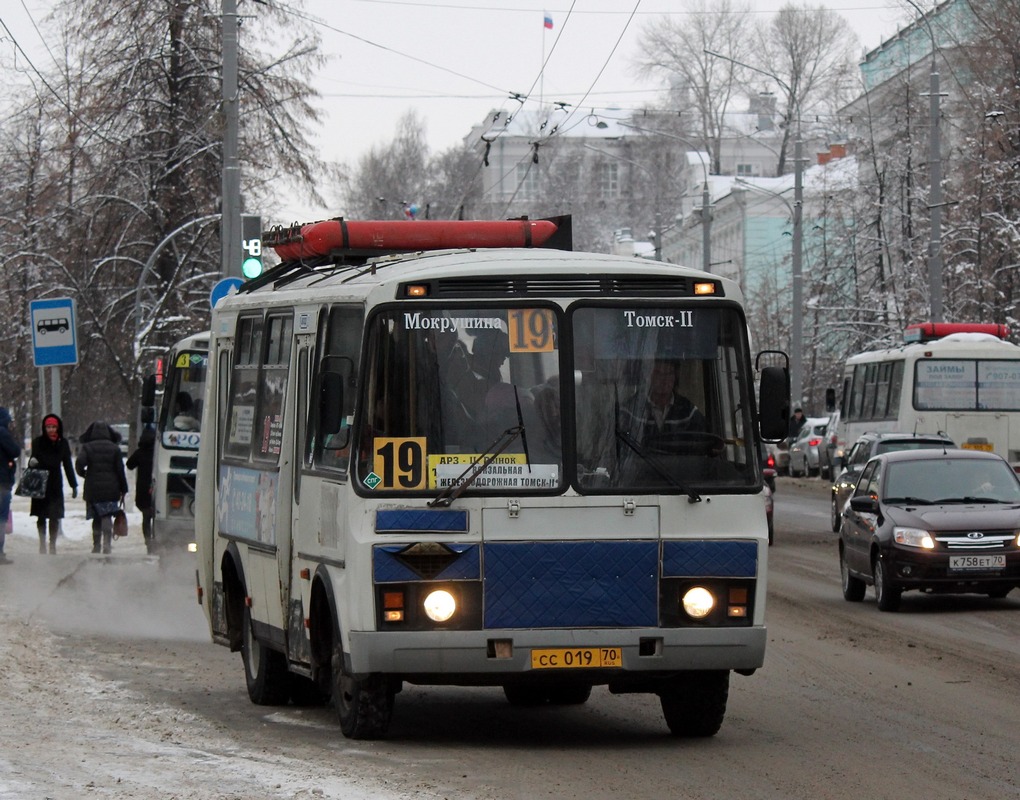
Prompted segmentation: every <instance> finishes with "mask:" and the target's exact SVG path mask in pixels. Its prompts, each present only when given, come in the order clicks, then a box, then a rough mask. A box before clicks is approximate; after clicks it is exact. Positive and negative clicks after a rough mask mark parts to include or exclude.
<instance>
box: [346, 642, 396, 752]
mask: <svg viewBox="0 0 1020 800" xmlns="http://www.w3.org/2000/svg"><path fill="white" fill-rule="evenodd" d="M332 667H333V669H332V672H333V677H332V681H333V707H334V708H335V709H336V715H337V719H338V720H339V721H340V730H341V731H342V732H343V735H344V736H346V737H347V738H348V739H380V738H382V737H383V736H385V735H386V731H387V730H389V727H390V718H391V717H392V716H393V691H392V690H391V688H390V683H389V681H388V680H386V678H384V677H382V676H381V675H370V676H368V677H366V678H355V677H354V676H353V675H351V674H349V673H348V672H347V670H346V668H345V667H344V656H343V653H342V652H341V651H340V649H339V648H337V649H336V650H335V651H334V653H333V662H332Z"/></svg>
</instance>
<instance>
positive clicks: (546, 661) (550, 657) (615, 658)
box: [531, 647, 623, 669]
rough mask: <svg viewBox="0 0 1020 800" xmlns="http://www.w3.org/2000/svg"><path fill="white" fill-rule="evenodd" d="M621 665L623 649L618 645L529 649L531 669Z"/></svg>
mask: <svg viewBox="0 0 1020 800" xmlns="http://www.w3.org/2000/svg"><path fill="white" fill-rule="evenodd" d="M622 666H623V651H622V650H621V649H620V648H619V647H571V648H565V647H563V648H559V647H558V648H550V649H545V650H532V651H531V668H532V669H586V668H590V667H622Z"/></svg>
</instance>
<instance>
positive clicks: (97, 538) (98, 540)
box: [92, 531, 103, 553]
mask: <svg viewBox="0 0 1020 800" xmlns="http://www.w3.org/2000/svg"><path fill="white" fill-rule="evenodd" d="M102 543H103V535H102V534H101V533H100V532H99V531H92V552H93V553H98V552H100V549H101V546H102Z"/></svg>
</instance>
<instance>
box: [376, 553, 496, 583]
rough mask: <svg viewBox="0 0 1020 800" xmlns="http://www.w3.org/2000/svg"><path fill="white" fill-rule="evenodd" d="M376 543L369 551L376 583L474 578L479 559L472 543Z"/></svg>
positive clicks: (479, 568)
mask: <svg viewBox="0 0 1020 800" xmlns="http://www.w3.org/2000/svg"><path fill="white" fill-rule="evenodd" d="M420 549H421V548H420V547H419V546H417V545H407V544H393V545H376V546H375V548H374V549H373V551H372V554H373V559H372V578H373V580H375V582H376V583H397V582H400V583H406V582H408V581H431V580H436V581H440V580H443V581H456V580H478V578H479V577H480V576H481V572H482V569H481V563H480V562H481V559H480V556H479V547H478V545H476V544H443V545H440V546H438V547H437V546H434V545H431V544H430V545H429V547H428V548H427V552H419V550H420Z"/></svg>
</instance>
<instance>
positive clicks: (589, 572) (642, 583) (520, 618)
mask: <svg viewBox="0 0 1020 800" xmlns="http://www.w3.org/2000/svg"><path fill="white" fill-rule="evenodd" d="M658 558H659V545H658V542H653V541H649V542H519V543H518V542H507V543H500V544H487V545H486V546H485V582H484V591H485V597H484V601H485V623H484V624H485V627H486V628H610V627H614V628H615V627H625V628H629V627H648V626H654V625H655V624H656V622H657V608H658V594H659V592H658V572H659V570H658Z"/></svg>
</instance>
